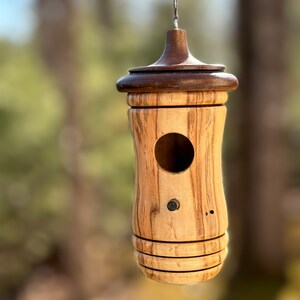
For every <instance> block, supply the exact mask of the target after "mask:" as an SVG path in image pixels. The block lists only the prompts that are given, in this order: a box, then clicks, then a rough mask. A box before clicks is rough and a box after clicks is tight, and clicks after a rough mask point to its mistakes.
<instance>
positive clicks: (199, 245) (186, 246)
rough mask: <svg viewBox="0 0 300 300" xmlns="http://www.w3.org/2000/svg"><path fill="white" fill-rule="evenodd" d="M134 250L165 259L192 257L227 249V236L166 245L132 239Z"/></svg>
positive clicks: (164, 243)
mask: <svg viewBox="0 0 300 300" xmlns="http://www.w3.org/2000/svg"><path fill="white" fill-rule="evenodd" d="M132 242H133V245H134V248H135V249H136V250H137V251H139V252H141V253H145V254H150V255H157V256H165V257H193V256H201V255H208V254H211V253H216V252H219V251H221V250H223V249H225V248H226V247H227V244H228V234H227V233H226V234H224V235H223V236H221V237H219V238H215V239H212V240H208V241H201V242H191V243H167V242H154V241H149V240H143V239H141V238H138V237H136V236H133V237H132Z"/></svg>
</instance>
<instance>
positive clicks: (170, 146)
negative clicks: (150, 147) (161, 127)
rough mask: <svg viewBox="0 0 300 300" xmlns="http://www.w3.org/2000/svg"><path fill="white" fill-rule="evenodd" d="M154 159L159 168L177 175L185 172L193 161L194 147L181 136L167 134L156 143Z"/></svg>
mask: <svg viewBox="0 0 300 300" xmlns="http://www.w3.org/2000/svg"><path fill="white" fill-rule="evenodd" d="M155 157H156V160H157V162H158V164H159V166H160V167H161V168H163V169H164V170H166V171H168V172H172V173H179V172H182V171H184V170H186V169H187V168H188V167H189V166H190V165H191V163H192V162H193V159H194V147H193V144H192V143H191V141H190V140H189V139H188V138H187V137H185V136H184V135H182V134H179V133H168V134H166V135H164V136H162V137H161V138H159V140H158V141H157V142H156V145H155Z"/></svg>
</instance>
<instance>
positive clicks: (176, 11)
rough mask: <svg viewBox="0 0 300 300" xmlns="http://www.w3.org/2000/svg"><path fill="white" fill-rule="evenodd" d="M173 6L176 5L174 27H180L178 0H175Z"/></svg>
mask: <svg viewBox="0 0 300 300" xmlns="http://www.w3.org/2000/svg"><path fill="white" fill-rule="evenodd" d="M173 6H174V18H173V24H174V28H175V29H178V18H179V17H178V0H173Z"/></svg>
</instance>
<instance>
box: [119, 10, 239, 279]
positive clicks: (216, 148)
mask: <svg viewBox="0 0 300 300" xmlns="http://www.w3.org/2000/svg"><path fill="white" fill-rule="evenodd" d="M176 15H177V14H175V16H176ZM175 27H177V17H175ZM224 70H225V67H224V66H223V65H210V64H205V63H203V62H201V61H199V60H197V59H196V58H194V57H193V56H192V55H191V53H190V52H189V49H188V46H187V42H186V32H185V31H184V30H179V29H177V28H175V29H173V30H170V31H169V32H168V33H167V41H166V47H165V50H164V53H163V55H162V56H161V58H160V59H159V60H158V61H157V62H156V63H154V64H152V65H150V66H147V67H139V68H135V69H132V70H130V74H129V75H128V76H126V77H123V78H121V79H120V80H119V81H118V83H117V88H118V90H119V91H120V92H126V93H128V104H129V106H131V109H130V110H129V120H130V125H131V130H132V135H133V139H134V144H135V153H136V185H135V202H134V206H133V244H134V247H135V257H136V261H137V263H138V265H139V267H140V269H141V270H142V271H143V273H144V274H145V275H146V276H148V277H149V278H151V279H153V280H156V281H160V282H166V283H173V284H194V283H198V282H201V281H205V280H209V279H211V278H213V277H214V276H215V275H216V274H218V273H219V271H220V270H221V268H222V265H223V262H224V260H225V258H226V256H227V244H228V234H227V227H228V218H227V209H226V202H225V196H224V190H223V182H222V164H221V147H222V139H223V130H224V124H225V118H226V107H225V103H226V101H227V98H228V95H227V92H228V91H231V90H234V89H236V88H237V85H238V82H237V79H236V78H235V77H234V76H233V75H231V74H228V73H225V72H224Z"/></svg>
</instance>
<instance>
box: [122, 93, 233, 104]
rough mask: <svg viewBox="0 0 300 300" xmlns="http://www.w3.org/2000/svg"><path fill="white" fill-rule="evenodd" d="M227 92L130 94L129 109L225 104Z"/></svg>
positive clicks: (128, 98) (128, 99)
mask: <svg viewBox="0 0 300 300" xmlns="http://www.w3.org/2000/svg"><path fill="white" fill-rule="evenodd" d="M227 99H228V94H227V92H216V91H210V92H178V93H130V94H128V97H127V102H128V105H129V106H131V107H145V108H147V107H178V106H215V105H223V104H225V103H226V102H227Z"/></svg>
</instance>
